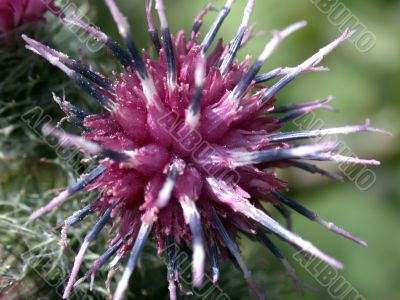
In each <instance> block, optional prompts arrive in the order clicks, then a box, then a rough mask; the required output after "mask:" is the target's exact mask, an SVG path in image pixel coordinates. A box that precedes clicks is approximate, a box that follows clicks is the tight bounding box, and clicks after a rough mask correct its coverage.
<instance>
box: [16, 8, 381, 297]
mask: <svg viewBox="0 0 400 300" xmlns="http://www.w3.org/2000/svg"><path fill="white" fill-rule="evenodd" d="M233 2H234V1H233V0H228V1H226V3H225V5H224V7H222V8H221V9H220V10H219V13H218V16H217V18H216V20H215V21H214V23H213V24H212V26H211V28H210V30H209V31H208V33H207V34H206V35H205V37H204V38H203V39H201V38H200V36H199V34H198V30H199V28H200V26H201V24H202V18H203V17H204V15H205V14H206V13H207V12H208V11H209V10H210V9H211V5H207V6H205V8H204V9H203V10H202V11H201V12H200V14H199V16H198V17H197V18H196V19H195V23H194V25H193V28H192V31H191V32H190V33H185V32H183V31H180V32H178V34H177V35H176V36H173V35H171V33H170V31H169V27H168V21H167V18H166V14H165V8H164V3H163V1H162V0H156V1H155V9H156V11H157V14H158V17H159V20H160V24H161V28H160V33H161V36H162V38H161V39H160V37H159V31H158V30H157V29H156V27H155V25H154V22H153V19H152V9H153V7H152V6H153V1H151V0H147V1H146V16H147V21H148V26H149V35H150V38H151V41H152V43H153V46H154V48H155V50H156V57H154V58H153V57H151V56H150V55H149V54H148V53H146V52H145V51H143V53H140V51H139V50H138V49H137V47H136V45H135V43H134V41H133V38H132V35H131V33H130V29H129V25H128V22H127V20H126V19H125V17H124V16H123V15H122V13H121V12H120V10H119V9H118V8H117V6H116V4H115V3H114V1H113V0H106V3H107V5H108V7H109V9H110V12H111V14H112V16H113V18H114V20H115V22H116V24H117V26H118V29H119V32H120V34H121V36H122V37H123V39H124V41H125V42H126V45H127V48H128V50H125V49H124V48H122V47H121V46H119V45H118V44H117V43H116V42H115V41H113V40H112V39H111V38H110V37H108V36H107V35H106V34H105V33H103V32H101V31H100V29H99V28H96V27H93V26H91V25H88V24H86V23H84V22H83V21H82V20H79V19H76V18H70V19H68V18H64V19H63V21H64V22H65V23H67V24H70V25H74V26H77V27H79V28H81V29H83V30H84V31H86V32H88V33H89V34H91V35H92V36H93V38H94V39H96V40H97V41H98V42H101V43H103V44H104V45H105V46H106V47H108V48H109V50H110V51H111V53H112V54H113V55H114V56H115V57H116V58H117V59H118V61H119V62H120V63H121V64H122V66H123V67H124V72H122V73H114V74H113V76H112V77H107V76H105V75H102V74H99V73H96V72H93V71H92V70H91V69H90V68H89V67H88V66H84V65H82V64H79V63H77V62H76V61H75V60H73V59H71V58H69V57H68V56H67V55H65V54H62V53H60V52H58V51H56V50H54V49H51V48H49V47H47V46H45V45H43V44H41V43H40V42H38V41H35V40H33V39H30V38H29V37H27V36H23V38H24V39H25V41H26V43H27V48H28V49H30V50H32V51H33V52H35V53H37V54H39V55H40V56H42V57H43V58H45V59H46V60H48V61H49V62H50V63H51V64H53V65H55V66H57V67H58V68H60V69H61V70H62V71H64V72H65V73H66V74H67V75H68V76H69V77H71V79H72V80H74V81H75V82H76V84H77V85H79V86H80V87H81V88H82V89H83V90H84V91H85V92H87V93H88V94H89V95H90V96H91V97H92V98H93V99H94V100H95V101H97V102H98V103H99V104H100V105H101V106H102V107H103V108H104V111H105V112H104V113H101V114H91V113H89V112H86V111H84V110H83V109H81V108H79V107H77V106H74V105H73V104H71V103H69V102H67V101H65V100H60V99H58V98H56V101H57V102H58V103H59V105H60V106H61V108H62V109H63V111H64V112H65V113H66V117H67V119H68V120H69V121H71V122H72V123H74V124H75V125H77V126H78V127H80V128H81V129H82V135H81V136H75V135H71V134H69V133H66V132H64V131H62V130H60V129H56V128H54V127H51V126H50V125H47V126H45V127H44V129H43V131H44V133H45V134H46V135H53V136H55V137H57V138H59V139H60V140H61V141H62V143H63V144H64V145H65V146H75V147H78V148H80V149H81V150H82V152H84V153H85V154H87V155H93V156H96V157H99V160H98V166H97V167H95V168H94V169H93V170H92V171H91V172H89V173H88V174H86V175H84V176H83V177H82V179H80V180H79V181H78V182H77V183H76V184H74V185H72V186H71V187H69V188H67V189H66V190H65V191H64V192H62V193H61V194H59V195H58V196H57V197H55V198H54V199H53V200H51V201H50V202H49V203H48V204H47V205H46V206H44V207H42V208H40V209H38V210H37V211H35V212H34V213H33V214H32V216H31V220H33V219H35V218H38V217H39V216H41V215H43V214H45V213H47V212H49V211H50V210H52V209H53V208H55V207H57V206H59V205H61V204H62V203H64V202H65V201H66V200H67V199H68V198H69V197H70V196H72V195H73V194H74V193H76V192H78V191H80V190H85V191H87V192H92V191H95V190H96V191H98V192H99V197H98V199H97V200H96V201H94V202H93V203H91V204H89V205H88V206H86V207H84V208H82V210H80V211H77V212H76V213H74V214H73V215H72V216H71V217H70V218H68V219H67V220H66V221H65V226H64V228H63V231H62V240H63V243H66V234H67V229H68V227H69V226H72V225H74V224H76V223H78V222H79V221H81V220H82V219H83V218H84V217H85V216H86V215H88V214H89V213H97V214H98V216H99V220H98V222H97V224H96V225H95V226H94V228H93V230H92V231H91V232H89V233H88V235H87V236H86V237H85V239H84V242H83V244H82V246H81V248H80V250H79V252H78V254H77V256H76V259H75V263H74V266H73V269H72V272H71V276H70V279H69V282H68V284H67V287H66V289H65V293H64V298H67V297H68V296H69V295H70V293H71V291H72V289H73V287H74V286H76V285H77V284H79V283H80V282H82V280H85V279H86V278H88V277H91V278H93V277H94V275H95V272H96V270H98V269H99V268H101V267H102V266H103V265H104V264H105V263H106V262H107V261H109V260H111V259H112V258H113V257H114V260H113V262H112V264H111V268H116V267H117V266H118V265H119V263H120V261H121V259H122V258H123V257H128V261H127V263H126V266H125V269H124V272H123V275H122V278H121V280H120V281H119V283H118V286H117V289H116V291H115V294H114V299H116V300H119V299H121V298H122V297H123V295H124V292H125V291H126V289H127V287H128V281H129V278H130V276H131V274H132V272H133V271H134V268H135V266H136V264H137V261H138V258H139V255H140V253H141V250H142V248H143V245H144V242H145V241H146V240H147V239H148V237H149V236H151V237H152V238H153V239H154V240H155V241H156V244H157V246H158V251H159V252H160V253H163V251H164V250H165V251H166V252H167V253H168V255H167V269H168V271H167V273H168V274H167V280H168V282H169V291H170V297H171V299H176V283H177V282H178V281H179V272H180V269H179V268H178V267H177V266H178V263H177V262H176V261H174V258H173V253H172V250H171V249H172V248H171V246H172V245H175V246H177V247H178V248H179V247H189V248H190V249H191V252H192V256H193V263H192V280H193V285H194V286H200V285H201V284H202V281H203V277H204V274H205V273H206V272H208V271H210V273H211V276H212V278H213V280H214V282H216V281H217V280H218V277H219V267H218V258H219V257H220V256H222V257H225V258H226V257H231V259H232V260H234V261H235V263H236V264H237V265H238V266H239V267H240V269H241V271H242V272H243V274H244V277H245V279H246V280H247V282H248V284H249V287H250V288H251V289H252V290H253V291H254V292H255V293H256V294H257V295H258V297H259V298H263V295H262V293H261V292H260V291H259V290H258V288H257V287H256V285H255V284H254V282H253V281H252V279H251V275H250V271H249V270H248V269H247V267H246V265H245V264H244V262H243V260H242V258H241V256H240V250H239V247H238V244H237V242H236V236H237V233H238V232H241V233H243V234H245V235H248V236H250V237H251V238H253V239H256V240H259V241H260V242H262V243H263V244H265V245H266V246H267V247H268V248H269V250H271V251H272V252H273V253H274V254H275V255H276V256H277V257H278V259H280V260H281V261H282V263H283V265H284V266H285V268H287V271H288V273H289V274H290V275H291V276H292V278H293V280H294V281H295V282H296V283H298V280H297V278H296V277H295V275H294V272H293V269H292V268H291V267H290V266H289V265H288V263H287V261H286V259H285V257H284V256H283V254H282V252H281V251H280V250H279V249H278V248H277V247H276V246H275V245H274V244H273V243H272V241H271V240H270V237H269V236H271V235H277V236H278V237H280V238H282V239H284V240H286V241H287V242H288V243H290V244H291V245H293V246H294V247H295V248H296V249H301V250H303V251H305V252H306V253H308V254H310V255H313V256H316V257H318V258H319V259H321V260H323V261H325V262H326V263H328V264H331V265H332V266H334V267H338V268H340V267H342V264H341V263H340V262H338V261H337V260H335V259H334V258H332V257H330V256H329V255H327V254H325V253H323V252H322V251H321V250H319V249H318V248H317V247H315V246H314V245H312V244H311V243H310V242H308V241H306V240H304V239H302V238H301V237H300V236H298V235H297V234H295V233H293V232H292V231H291V229H290V228H286V227H285V226H283V225H281V224H279V223H278V222H277V221H275V220H274V219H273V218H272V217H271V216H270V214H269V213H268V211H267V210H266V208H265V207H264V206H263V203H270V204H272V205H273V206H275V207H276V208H277V209H278V210H279V211H281V212H282V213H283V214H284V215H285V216H286V217H288V211H287V208H286V207H289V208H291V209H293V210H295V211H297V212H298V213H300V214H302V215H304V216H305V217H306V218H308V219H310V220H312V221H314V222H316V223H319V224H320V225H322V226H324V227H326V228H328V229H329V230H331V231H333V232H335V233H338V234H340V235H342V236H344V237H346V238H348V239H350V240H353V241H355V242H357V243H359V244H361V245H366V243H365V242H364V241H362V240H360V239H359V238H357V237H355V236H353V235H351V234H350V233H348V232H346V231H344V230H343V229H340V228H339V227H337V226H335V225H333V224H332V223H329V222H327V221H325V220H323V219H321V218H320V217H319V216H318V215H316V214H315V213H313V212H311V211H309V210H308V209H307V208H305V207H303V206H302V205H301V204H299V203H297V202H295V201H294V200H292V199H289V198H288V197H287V196H286V195H285V194H284V193H283V191H285V190H286V189H287V183H286V182H283V181H281V180H280V179H279V178H277V175H276V174H275V173H274V172H272V171H271V168H279V167H294V168H300V169H303V170H304V171H307V172H311V173H319V174H322V175H327V176H329V177H333V178H336V179H337V178H338V176H337V175H335V174H331V173H329V172H327V171H324V170H322V169H319V168H318V167H317V166H315V165H313V164H311V163H310V162H309V161H336V162H343V161H345V162H350V163H363V164H378V162H376V161H374V160H361V159H357V158H351V157H344V156H341V155H339V154H337V153H335V149H336V145H335V144H331V143H321V144H313V143H303V144H299V143H296V141H297V140H306V139H310V138H315V137H320V136H325V135H332V134H349V133H355V132H361V131H380V130H378V129H374V128H372V127H370V126H369V124H368V122H366V123H365V124H361V125H354V126H344V127H338V128H330V129H321V130H310V131H295V132H283V131H282V127H284V126H285V124H286V123H287V122H289V121H290V120H292V119H294V118H297V117H300V116H302V115H304V114H307V113H309V112H311V111H313V110H315V109H319V108H321V109H331V107H330V106H328V104H327V103H328V102H329V101H331V100H332V99H331V98H327V99H322V100H318V101H313V102H309V103H305V104H294V105H288V106H276V105H275V104H276V98H275V96H276V94H277V93H278V92H279V91H280V90H281V89H282V88H283V87H285V86H286V85H287V84H289V83H290V82H291V81H292V80H294V79H295V78H296V77H298V76H299V75H301V74H303V73H305V72H320V71H326V68H324V67H320V66H319V63H320V62H321V60H322V59H323V58H324V57H325V56H326V55H327V54H329V53H330V52H331V51H332V50H333V49H334V48H336V47H337V46H339V45H340V44H341V43H342V42H344V41H345V40H346V39H348V38H349V37H350V36H351V34H352V32H351V31H345V32H344V33H343V34H342V35H341V36H340V37H339V38H338V39H336V40H335V41H333V42H332V43H330V44H328V45H327V46H325V47H323V48H322V49H320V50H319V51H318V52H317V53H316V54H315V55H313V56H311V57H310V58H308V59H306V60H305V61H304V62H303V63H301V64H299V65H298V66H296V67H293V68H278V69H275V70H272V71H271V72H268V73H265V74H259V71H260V69H261V67H262V65H263V63H264V62H265V61H266V60H267V59H268V58H269V57H270V55H271V54H272V53H273V52H274V50H275V49H276V48H277V47H278V45H279V44H280V43H281V42H282V40H283V39H285V38H287V37H288V36H289V35H290V34H292V33H294V32H295V31H297V30H299V29H301V28H302V27H304V26H305V25H306V23H305V22H304V21H301V22H297V23H295V24H293V25H290V26H288V27H287V28H284V29H282V30H276V31H274V32H273V34H272V38H271V40H270V41H269V42H267V44H266V46H265V48H264V49H263V51H262V52H261V53H260V54H259V56H258V58H257V59H256V60H255V62H254V63H252V64H251V63H250V58H247V59H245V60H244V61H242V62H239V61H237V60H236V58H235V56H236V53H237V51H238V50H239V48H241V47H242V46H244V45H245V44H246V42H247V41H248V39H249V38H250V37H251V31H250V28H249V26H248V23H249V19H250V16H251V12H252V10H253V6H254V0H249V1H248V2H247V6H246V9H245V11H244V14H243V19H242V21H241V23H240V27H239V29H238V31H237V35H236V36H235V37H234V39H233V40H232V41H231V42H230V43H227V44H225V43H224V42H222V41H219V42H218V43H217V44H216V46H215V47H214V48H213V49H212V48H211V45H212V42H213V41H214V40H215V37H216V35H217V33H218V29H219V28H220V26H221V25H222V22H223V20H224V19H225V18H226V17H227V15H228V14H229V11H230V8H231V6H232V5H233ZM277 77H282V78H281V79H280V80H279V81H277V83H275V84H273V85H270V86H268V87H267V86H266V85H265V84H264V83H265V82H267V81H268V80H270V79H272V78H277ZM288 218H289V217H288ZM108 222H112V223H113V226H114V227H113V228H115V230H113V232H114V236H113V238H112V239H111V240H110V246H109V248H108V250H107V251H106V252H105V253H104V254H103V255H101V256H100V258H99V259H98V260H97V261H96V262H95V263H94V265H93V267H92V268H91V269H90V270H89V271H88V272H87V274H86V275H85V276H84V277H83V278H81V279H80V280H77V275H78V272H79V267H80V264H81V262H82V260H83V259H84V254H85V251H86V250H87V248H88V247H89V244H90V242H91V241H92V240H93V239H94V238H95V237H96V235H97V234H98V233H99V232H100V231H101V229H102V228H103V227H104V226H105V225H106V224H107V223H108ZM171 253H172V255H171ZM206 262H209V265H210V268H208V267H207V264H206Z"/></svg>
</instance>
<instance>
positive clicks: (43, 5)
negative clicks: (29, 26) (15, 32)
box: [0, 0, 56, 33]
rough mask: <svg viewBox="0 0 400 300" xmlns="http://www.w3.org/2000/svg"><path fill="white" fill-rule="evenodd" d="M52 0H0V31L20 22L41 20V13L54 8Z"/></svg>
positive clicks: (13, 26)
mask: <svg viewBox="0 0 400 300" xmlns="http://www.w3.org/2000/svg"><path fill="white" fill-rule="evenodd" d="M53 2H54V1H53V0H0V33H4V32H7V31H9V30H12V29H13V28H16V27H17V26H19V25H21V24H22V22H37V21H41V20H43V14H44V13H45V12H46V11H47V10H49V9H56V7H55V5H54V3H53Z"/></svg>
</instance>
